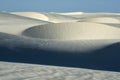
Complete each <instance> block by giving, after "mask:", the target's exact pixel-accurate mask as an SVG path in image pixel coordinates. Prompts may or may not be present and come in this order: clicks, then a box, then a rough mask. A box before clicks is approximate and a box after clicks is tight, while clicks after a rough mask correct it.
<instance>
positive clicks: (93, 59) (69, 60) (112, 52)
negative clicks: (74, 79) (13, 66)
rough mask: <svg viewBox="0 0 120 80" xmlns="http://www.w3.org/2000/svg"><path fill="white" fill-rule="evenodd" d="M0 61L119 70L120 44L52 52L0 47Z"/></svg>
mask: <svg viewBox="0 0 120 80" xmlns="http://www.w3.org/2000/svg"><path fill="white" fill-rule="evenodd" d="M81 54H82V55H81ZM0 61H7V62H20V63H31V64H44V65H55V66H66V67H77V68H87V69H95V70H106V71H117V72H120V44H119V43H116V44H113V45H110V46H107V47H105V48H103V49H101V50H97V51H94V52H90V53H67V52H54V51H42V50H38V49H30V48H21V49H20V51H16V50H10V49H8V48H6V47H0Z"/></svg>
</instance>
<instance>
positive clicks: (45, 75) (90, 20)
mask: <svg viewBox="0 0 120 80" xmlns="http://www.w3.org/2000/svg"><path fill="white" fill-rule="evenodd" d="M76 21H80V22H76ZM86 21H87V22H86ZM66 22H67V23H66ZM53 23H54V24H53ZM119 24H120V14H119V13H83V12H75V13H74V12H72V13H54V12H53V13H41V12H10V13H5V12H0V47H1V48H2V49H3V48H5V49H7V50H10V51H13V52H18V53H19V52H20V53H21V51H20V50H22V49H23V51H24V49H27V50H28V49H33V50H36V49H37V50H52V51H65V52H66V51H67V52H74V54H75V52H79V53H80V54H75V55H76V56H77V55H82V53H83V54H84V53H88V52H92V51H95V50H100V49H103V48H104V47H107V46H110V45H113V44H116V43H119V42H120V28H119V27H120V25H119ZM116 26H117V27H116ZM6 33H7V34H6ZM110 49H111V48H110ZM117 49H118V48H117ZM27 50H26V51H27ZM0 51H1V52H0V53H1V54H3V53H4V50H1V49H0ZM28 52H29V50H28ZM33 52H34V51H33ZM8 53H11V52H8ZM25 53H26V52H25ZM33 54H34V53H33ZM68 55H69V54H68ZM2 56H4V54H3V55H2ZM5 56H6V55H5ZM8 56H9V55H8ZM88 56H89V55H88ZM102 56H104V54H102ZM105 56H106V55H105ZM107 56H108V55H107ZM37 57H38V56H37ZM48 57H49V56H48ZM14 58H15V57H14ZM23 58H24V59H25V58H26V57H23V56H22V59H23ZM44 58H45V57H44ZM45 59H46V58H45ZM55 59H56V58H55ZM117 59H118V57H117ZM38 62H39V61H38ZM108 62H109V61H108ZM118 62H119V61H118ZM70 63H71V62H70ZM71 64H72V63H71ZM115 66H116V65H115ZM112 67H114V66H112ZM41 79H42V80H120V73H119V72H111V71H108V72H106V71H96V70H87V69H82V68H78V69H74V68H65V67H62V68H61V67H54V66H51V67H50V66H46V65H44V66H41V65H33V64H31V65H29V64H18V63H16V64H15V63H8V62H2V61H0V80H41Z"/></svg>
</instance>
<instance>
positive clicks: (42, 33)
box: [23, 22, 120, 40]
mask: <svg viewBox="0 0 120 80" xmlns="http://www.w3.org/2000/svg"><path fill="white" fill-rule="evenodd" d="M23 35H25V36H29V37H34V38H41V39H57V40H91V39H92V40H93V39H120V29H118V28H116V27H112V26H108V25H104V24H97V23H89V22H73V23H59V24H47V25H41V26H35V27H32V28H29V29H27V30H25V31H23Z"/></svg>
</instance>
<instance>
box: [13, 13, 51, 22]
mask: <svg viewBox="0 0 120 80" xmlns="http://www.w3.org/2000/svg"><path fill="white" fill-rule="evenodd" d="M12 14H15V15H19V16H25V17H29V18H34V19H40V20H44V21H49V18H48V17H47V16H45V15H44V14H42V13H38V12H13V13H12Z"/></svg>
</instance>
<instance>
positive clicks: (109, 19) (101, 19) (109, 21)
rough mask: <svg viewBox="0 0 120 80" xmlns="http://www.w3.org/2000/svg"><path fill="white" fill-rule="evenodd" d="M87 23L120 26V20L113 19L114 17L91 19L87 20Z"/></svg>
mask: <svg viewBox="0 0 120 80" xmlns="http://www.w3.org/2000/svg"><path fill="white" fill-rule="evenodd" d="M85 21H88V22H95V23H115V24H120V20H119V19H117V18H112V17H96V18H89V19H86V20H85Z"/></svg>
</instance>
